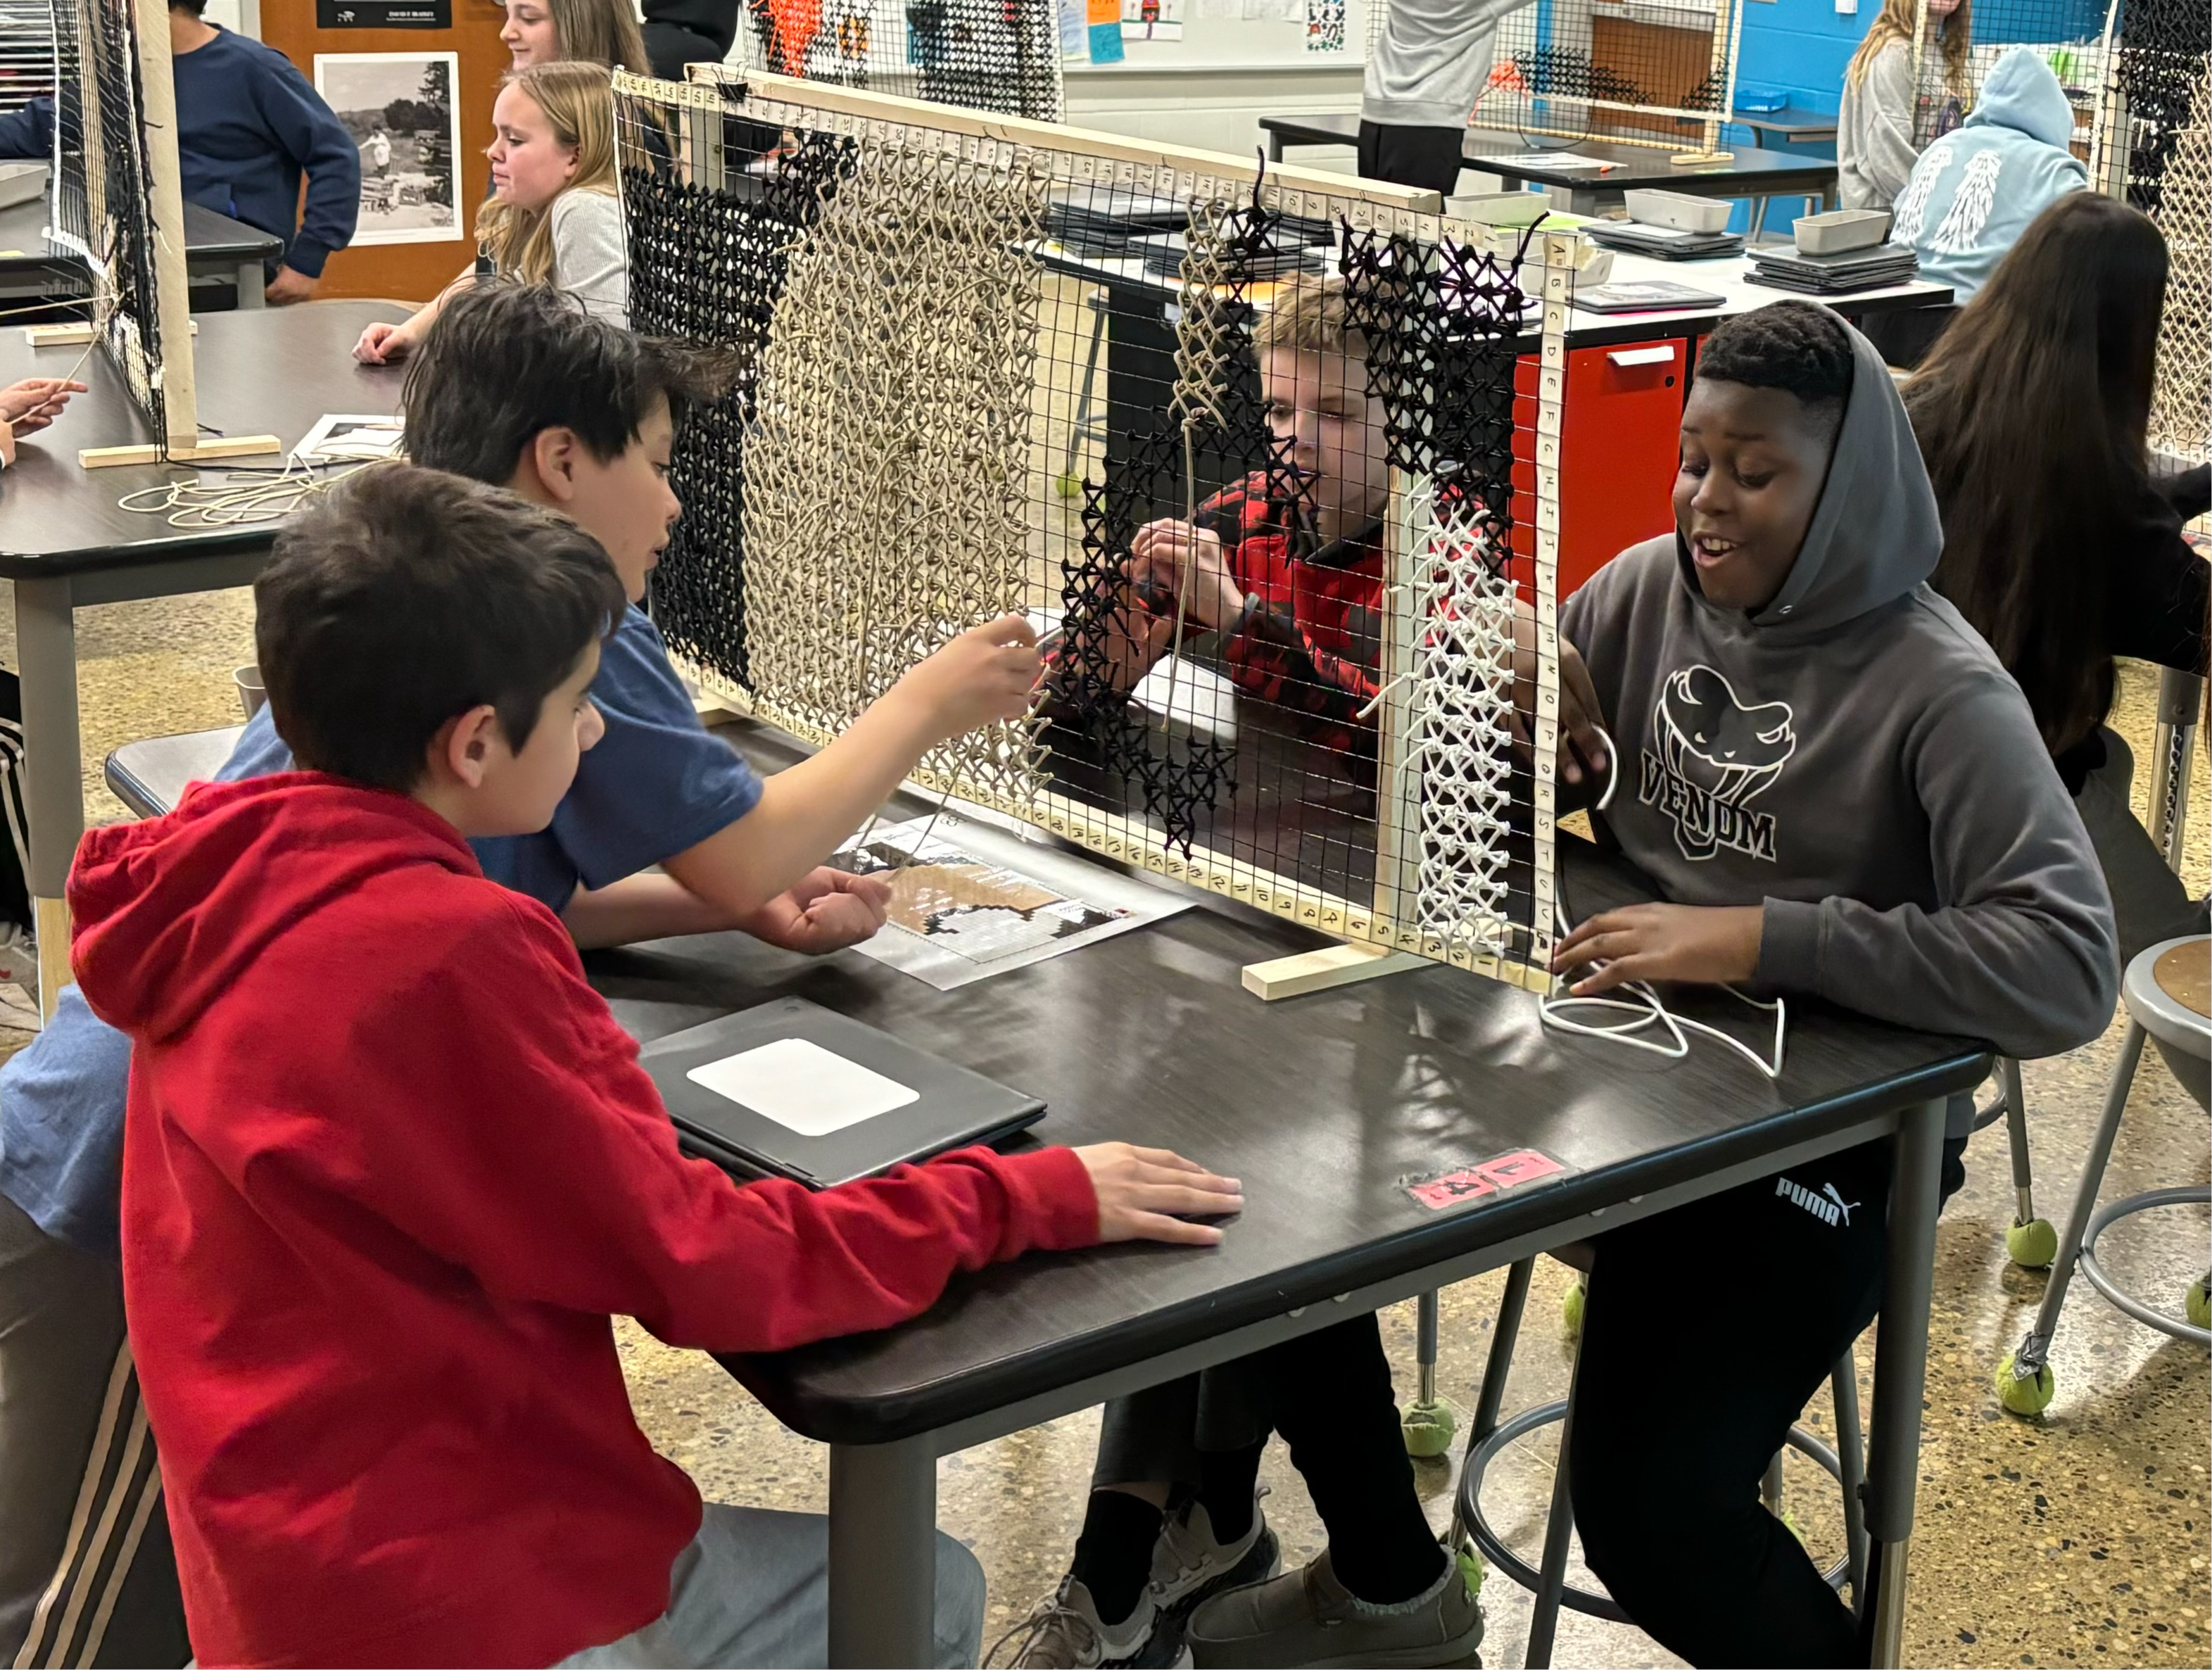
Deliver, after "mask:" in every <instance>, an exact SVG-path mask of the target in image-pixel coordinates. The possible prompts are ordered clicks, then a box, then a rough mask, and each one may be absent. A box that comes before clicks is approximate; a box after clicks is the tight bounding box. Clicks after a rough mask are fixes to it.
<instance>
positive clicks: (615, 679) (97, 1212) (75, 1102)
mask: <svg viewBox="0 0 2212 1670" xmlns="http://www.w3.org/2000/svg"><path fill="white" fill-rule="evenodd" d="M592 701H593V702H594V703H595V704H597V706H598V707H599V712H600V714H602V715H603V716H604V717H605V720H606V727H607V728H606V734H605V736H604V737H603V738H600V740H599V746H597V747H596V748H594V749H592V750H591V751H590V752H589V753H587V754H586V755H585V756H583V757H582V759H581V760H580V762H578V764H577V768H576V780H575V783H574V786H571V787H570V789H569V790H568V794H567V795H566V796H565V797H564V798H563V799H562V802H561V805H560V806H559V808H558V809H557V810H556V811H555V812H554V814H553V823H552V826H551V827H550V828H549V829H544V830H543V831H541V832H540V833H538V834H537V835H501V836H499V837H497V838H495V839H492V840H487V841H475V842H472V843H471V845H473V846H474V847H475V848H476V853H477V860H478V862H480V863H481V864H482V865H483V869H484V874H486V875H487V876H489V877H490V878H492V879H493V880H494V881H495V882H498V883H500V884H501V885H502V886H505V887H510V888H513V890H515V891H516V892H518V893H526V894H528V895H529V896H531V897H532V898H533V899H536V900H538V902H541V903H543V904H545V905H547V906H550V908H553V909H554V910H556V911H557V910H560V909H562V908H564V907H565V906H566V905H567V904H568V901H569V899H570V898H571V897H573V896H574V894H575V891H576V889H577V887H578V886H579V885H582V886H585V887H590V888H600V887H605V886H607V885H608V884H611V883H613V882H617V881H620V880H621V879H622V878H623V877H625V876H634V875H635V874H636V873H637V872H638V871H641V870H645V869H649V868H650V867H651V866H653V865H656V864H659V862H660V861H661V860H662V859H667V858H671V857H673V856H674V855H675V854H677V853H681V852H684V851H685V850H686V849H687V848H690V847H696V846H697V845H698V844H699V843H700V842H701V841H704V840H706V839H707V838H708V836H709V835H714V834H716V833H718V832H719V831H720V830H722V829H727V828H728V827H729V826H730V825H731V824H732V823H736V822H737V821H738V819H739V818H740V817H744V815H745V814H746V813H747V812H749V811H751V810H752V809H753V807H754V806H755V805H757V804H758V803H759V800H760V792H761V786H760V779H759V778H758V777H757V776H756V775H755V774H754V772H753V768H752V767H751V766H750V765H749V764H747V763H746V762H745V760H744V756H741V755H740V754H738V752H737V750H735V749H732V748H731V747H730V746H729V745H728V744H726V743H724V742H722V741H721V740H720V738H715V737H712V736H709V735H708V733H707V731H706V729H705V727H704V726H702V725H701V724H700V723H699V716H698V714H696V712H694V711H693V709H692V706H691V698H690V695H688V694H686V692H685V690H684V685H683V682H682V681H681V680H679V679H678V677H676V673H675V670H674V669H673V668H671V666H670V665H668V650H667V647H666V646H665V644H663V643H662V642H661V639H660V632H659V629H658V628H656V627H655V626H654V625H653V622H651V621H649V620H647V618H646V617H645V614H644V611H643V610H638V609H632V610H629V612H628V613H627V614H626V615H624V616H623V620H622V623H621V624H620V625H619V626H617V628H616V629H615V630H614V633H613V634H612V635H611V636H610V637H609V638H608V639H607V641H606V643H605V647H603V649H602V650H601V652H600V657H599V677H597V678H595V679H593V680H592ZM291 768H292V755H291V750H289V749H288V748H286V747H285V745H284V740H283V738H281V737H279V736H278V735H277V734H276V726H275V724H274V723H273V722H272V720H270V714H269V709H268V708H266V707H264V708H263V709H262V710H261V711H260V712H259V713H258V714H255V715H254V717H253V720H252V723H251V724H249V725H247V726H246V731H245V734H244V735H242V736H240V738H239V739H238V746H237V747H236V748H235V749H234V750H232V751H231V756H230V758H229V759H228V761H226V762H224V764H223V768H222V770H221V771H219V772H217V773H216V777H217V778H218V779H219V780H222V781H224V782H238V781H240V780H244V779H246V778H248V777H264V776H267V775H270V774H272V773H275V772H279V771H289V770H290V769H291ZM130 1078H131V1041H130V1040H129V1039H128V1038H126V1037H125V1036H124V1035H123V1034H121V1033H120V1032H118V1031H116V1030H115V1029H113V1028H112V1027H110V1026H109V1025H107V1023H106V1022H104V1021H102V1020H100V1017H98V1016H96V1015H94V1013H93V1012H92V1011H91V1009H90V1008H88V1006H87V1005H86V1004H85V1001H84V999H83V998H82V996H81V995H80V994H79V993H78V991H77V989H76V987H74V986H65V987H63V988H62V990H61V993H60V995H59V998H58V999H57V1004H56V1007H55V1011H54V1016H53V1018H52V1020H50V1021H49V1022H47V1023H46V1029H45V1030H44V1031H43V1032H41V1033H40V1035H38V1036H37V1037H36V1038H35V1039H33V1041H31V1044H30V1046H29V1047H28V1048H26V1049H23V1050H21V1051H20V1052H19V1053H18V1054H16V1055H15V1058H14V1059H13V1060H10V1061H9V1062H8V1064H7V1065H6V1066H4V1067H0V1194H5V1195H6V1196H7V1197H8V1198H9V1199H11V1200H13V1201H14V1202H15V1204H16V1205H18V1206H21V1208H22V1209H23V1211H24V1212H26V1213H27V1214H28V1215H29V1216H30V1218H32V1219H33V1221H34V1222H36V1223H37V1224H38V1225H39V1227H40V1229H42V1230H45V1231H46V1233H47V1234H48V1235H50V1236H53V1237H54V1238H55V1239H56V1240H58V1241H65V1242H69V1243H70V1245H71V1246H73V1247H77V1248H82V1249H83V1250H84V1251H86V1252H88V1253H97V1254H101V1255H103V1256H105V1257H108V1258H112V1257H114V1256H116V1253H117V1247H118V1230H117V1219H118V1203H119V1199H120V1196H121V1193H122V1173H123V1107H124V1102H125V1096H126V1094H127V1092H128V1090H129V1086H130Z"/></svg>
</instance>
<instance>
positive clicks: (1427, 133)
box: [1359, 121, 1467, 197]
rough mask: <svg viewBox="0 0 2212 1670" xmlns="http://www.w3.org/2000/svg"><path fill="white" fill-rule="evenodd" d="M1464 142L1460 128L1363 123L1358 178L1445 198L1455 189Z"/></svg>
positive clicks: (1464, 137)
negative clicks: (1407, 187) (1431, 192)
mask: <svg viewBox="0 0 2212 1670" xmlns="http://www.w3.org/2000/svg"><path fill="white" fill-rule="evenodd" d="M1466 140H1467V130H1466V129H1465V128H1463V127H1459V128H1401V127H1398V126H1395V125H1391V124H1384V123H1382V122H1367V121H1363V122H1361V123H1360V124H1359V177H1360V179H1382V180H1388V181H1389V183H1390V184H1391V185H1410V186H1412V187H1413V188H1414V190H1416V191H1441V192H1443V194H1444V196H1446V197H1449V196H1451V195H1452V193H1453V192H1455V191H1458V190H1459V166H1460V147H1461V146H1462V144H1464V143H1466Z"/></svg>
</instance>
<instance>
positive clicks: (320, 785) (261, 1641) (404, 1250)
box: [70, 774, 1098, 1665]
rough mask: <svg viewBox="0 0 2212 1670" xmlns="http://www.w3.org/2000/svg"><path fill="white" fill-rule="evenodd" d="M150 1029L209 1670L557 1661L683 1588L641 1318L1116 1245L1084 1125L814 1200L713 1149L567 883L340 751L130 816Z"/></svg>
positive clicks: (161, 1196) (127, 905) (100, 981)
mask: <svg viewBox="0 0 2212 1670" xmlns="http://www.w3.org/2000/svg"><path fill="white" fill-rule="evenodd" d="M70 904H71V906H72V907H73V908H74V909H75V911H76V921H77V935H76V944H75V955H74V960H75V963H76V975H77V980H78V982H79V984H80V985H81V986H82V987H83V991H84V995H85V998H86V999H87V1001H88V1002H89V1003H90V1004H91V1005H92V1007H93V1009H94V1011H96V1012H97V1013H98V1014H99V1015H100V1017H102V1018H103V1019H105V1020H106V1021H107V1022H109V1023H111V1024H112V1025H114V1026H117V1027H118V1028H120V1029H123V1030H124V1031H125V1032H127V1033H129V1034H130V1035H131V1040H132V1043H133V1045H134V1048H133V1051H132V1054H131V1100H130V1112H129V1114H128V1118H127V1121H126V1125H125V1138H124V1157H123V1280H124V1297H125V1303H126V1304H127V1305H128V1307H129V1311H130V1317H131V1350H132V1352H133V1354H134V1355H135V1356H136V1357H137V1363H138V1374H139V1378H140V1381H141V1382H142V1384H143V1388H144V1393H145V1400H146V1407H147V1412H148V1413H149V1417H150V1418H151V1420H152V1423H153V1427H154V1432H155V1437H156V1438H157V1440H158V1441H159V1442H160V1444H161V1473H162V1479H163V1485H164V1488H165V1490H166V1492H167V1497H168V1503H169V1508H168V1511H169V1522H170V1527H171V1528H172V1530H173V1533H174V1535H175V1542H176V1548H177V1564H178V1569H179V1575H180V1576H181V1577H182V1578H183V1582H184V1593H185V1612H186V1615H187V1618H188V1619H189V1621H190V1624H191V1635H192V1645H193V1647H194V1649H196V1651H197V1656H198V1659H199V1661H200V1662H201V1663H203V1664H233V1663H243V1664H331V1665H337V1664H387V1665H404V1664H450V1665H512V1664H544V1663H548V1662H550V1661H553V1660H555V1659H557V1658H560V1657H562V1656H563V1655H566V1654H568V1653H572V1652H575V1651H577V1650H579V1649H582V1648H585V1647H589V1646H592V1645H594V1644H597V1643H603V1642H607V1641H611V1640H613V1639H615V1638H616V1637H620V1636H622V1635H624V1634H626V1633H628V1632H629V1631H632V1630H635V1629H637V1628H640V1627H641V1626H642V1625H643V1624H647V1623H648V1622H649V1621H651V1620H652V1619H653V1618H655V1617H657V1616H659V1613H660V1612H663V1611H664V1610H665V1609H666V1606H667V1605H668V1575H669V1566H670V1564H671V1561H672V1560H673V1559H674V1558H675V1557H676V1555H677V1554H678V1552H679V1551H681V1550H682V1548H683V1547H684V1544H685V1543H686V1542H688V1541H689V1540H690V1538H691V1537H692V1536H693V1534H694V1533H696V1530H697V1528H698V1525H699V1497H698V1493H697V1491H696V1490H694V1489H693V1487H692V1485H691V1481H690V1479H689V1478H688V1477H686V1476H685V1474H684V1473H683V1471H682V1470H681V1469H680V1468H678V1467H676V1466H674V1465H673V1464H672V1463H671V1462H668V1461H665V1460H662V1459H661V1458H660V1457H659V1456H658V1455H656V1454H654V1453H653V1449H652V1447H651V1446H650V1445H648V1444H647V1442H646V1439H645V1435H644V1434H643V1433H641V1431H639V1430H638V1428H637V1424H636V1422H635V1420H634V1419H633V1418H632V1417H631V1414H630V1407H629V1395H628V1394H627V1392H626V1391H625V1389H624V1388H623V1376H622V1369H621V1366H620V1364H619V1363H618V1362H617V1357H616V1352H615V1345H614V1339H613V1334H612V1331H611V1326H610V1323H609V1321H608V1319H609V1318H610V1317H611V1316H612V1315H633V1316H635V1317H636V1318H637V1319H638V1320H639V1321H641V1322H642V1323H643V1324H644V1325H645V1326H646V1327H648V1328H650V1329H651V1330H652V1331H653V1333H655V1334H657V1335H659V1337H660V1338H661V1339H665V1340H666V1341H668V1342H669V1343H670V1344H671V1345H685V1346H696V1347H700V1348H702V1349H707V1350H712V1351H777V1350H781V1349H782V1348H783V1347H786V1346H790V1345H800V1344H803V1343H805V1342H806V1341H808V1340H812V1339H824V1338H827V1337H828V1336H830V1335H833V1334H840V1333H854V1332H857V1331H859V1330H861V1329H865V1328H878V1327H886V1326H888V1325H890V1324H891V1323H894V1322H896V1321H901V1320H902V1319H903V1318H906V1317H908V1316H912V1315H915V1314H916V1313H917V1312H919V1311H921V1310H922V1309H924V1308H926V1307H927V1305H929V1304H930V1303H932V1302H933V1300H934V1299H935V1298H936V1297H937V1296H938V1295H939V1292H941V1291H942V1290H943V1289H944V1287H945V1282H946V1280H947V1279H948V1278H950V1277H951V1274H952V1273H953V1272H954V1271H956V1270H963V1269H965V1270H972V1269H975V1268H978V1267H980V1266H982V1265H985V1264H987V1263H989V1262H991V1261H992V1260H998V1259H1009V1258H1012V1257H1014V1256H1016V1255H1017V1254H1020V1253H1022V1252H1023V1251H1024V1250H1026V1249H1029V1248H1073V1247H1081V1246H1087V1245H1089V1244H1090V1243H1091V1242H1093V1241H1094V1240H1095V1239H1096V1238H1097V1224H1098V1209H1097V1198H1096V1196H1095V1195H1094V1194H1093V1193H1092V1191H1091V1185H1090V1181H1089V1179H1088V1177H1087V1176H1086V1175H1085V1172H1084V1169H1083V1167H1082V1164H1081V1163H1080V1162H1079V1161H1078V1160H1077V1159H1076V1158H1075V1157H1073V1155H1072V1154H1071V1153H1069V1152H1068V1151H1066V1149H1053V1150H1048V1151H1046V1152H1044V1153H1042V1154H1037V1155H1034V1156H1030V1157H1024V1158H1020V1159H1004V1158H1000V1157H997V1156H995V1155H993V1154H991V1153H989V1152H988V1151H984V1150H980V1149H977V1150H969V1151H966V1152H963V1153H961V1154H957V1155H951V1156H948V1157H945V1158H944V1159H941V1160H939V1161H937V1162H936V1163H933V1164H930V1165H927V1166H921V1167H912V1168H904V1169H901V1170H900V1171H899V1172H897V1173H895V1174H894V1175H891V1176H890V1177H888V1178H885V1179H883V1180H881V1181H875V1182H868V1183H860V1184H856V1185H854V1186H851V1187H845V1188H839V1189H835V1190H831V1191H829V1192H828V1193H818V1194H817V1193H809V1192H808V1191H807V1190H805V1189H804V1188H801V1187H798V1186H797V1185H795V1184H790V1183H783V1182H771V1183H755V1184H750V1185H747V1186H744V1187H739V1186H738V1184H736V1183H734V1182H732V1181H731V1180H730V1179H729V1178H728V1177H727V1176H726V1175H724V1174H723V1173H722V1172H720V1171H719V1170H717V1169H715V1168H714V1167H713V1166H711V1165H708V1164H707V1163H704V1162H703V1161H698V1160H688V1159H685V1158H684V1157H682V1156H680V1155H679V1154H678V1152H677V1148H676V1137H675V1132H674V1129H673V1127H672V1126H671V1125H670V1124H669V1122H668V1118H667V1115H666V1114H665V1112H664V1111H663V1109H662V1108H661V1104H660V1098H659V1095H658V1094H657V1093H656V1092H655V1091H654V1090H653V1084H652V1081H651V1080H650V1079H649V1078H647V1076H646V1074H645V1072H643V1070H642V1069H641V1068H640V1067H639V1066H638V1065H637V1060H636V1056H637V1047H636V1045H635V1043H634V1042H633V1041H631V1040H630V1038H629V1035H627V1034H625V1033H624V1032H623V1029H621V1028H620V1027H619V1026H617V1024H616V1023H615V1020H614V1017H612V1016H611V1015H610V1014H609V1013H608V1012H607V1006H606V1005H605V1003H604V1002H603V1001H601V1000H600V999H599V996H598V995H597V994H596V993H593V992H592V989H591V987H589V986H587V985H586V984H585V983H584V977H583V970H582V967H581V965H580V963H578V961H577V957H576V952H575V949H574V946H573V945H572V944H570V943H569V940H568V935H567V934H566V933H565V932H563V931H562V927H561V925H560V923H559V921H558V920H556V918H555V917H554V915H553V914H552V913H551V912H550V911H549V910H547V909H546V908H544V906H542V905H539V904H538V903H536V902H532V900H529V899H526V898H524V897H522V896H520V895H519V894H514V893H510V892H508V891H507V890H505V889H503V888H501V887H499V886H498V885H496V884H494V883H491V882H489V881H486V880H485V879H484V878H483V873H482V872H481V871H479V870H478V869H477V863H476V859H475V858H474V857H473V856H472V855H471V853H470V851H469V848H468V846H467V844H466V843H465V841H462V840H461V838H460V836H459V835H458V834H456V833H455V832H454V830H453V829H452V827H451V826H450V825H448V824H447V823H445V822H444V821H443V820H442V819H441V818H439V817H436V816H435V814H433V813H432V812H430V811H428V810H426V809H425V808H423V807H422V806H420V805H416V803H415V802H414V801H412V800H410V799H405V798H404V797H402V796H399V795H396V794H388V793H382V792H377V791H374V790H370V789H363V788H359V787H356V786H351V785H348V784H345V783H341V782H337V781H335V780H331V779H329V778H325V777H317V776H312V775H305V774H295V775H289V776H282V777H264V778H260V779H258V780H253V781H250V782H243V783H234V784H222V785H216V786H207V787H202V788H199V789H197V790H196V791H194V792H192V793H191V795H190V796H188V797H187V798H186V799H185V802H184V804H183V805H180V806H179V808H178V809H177V811H174V812H173V813H172V814H170V815H169V816H168V817H161V818H156V819H155V820H153V821H152V822H149V823H135V824H125V825H118V826H116V827H113V828H109V829H94V830H93V831H92V832H91V833H89V834H88V835H86V836H85V839H84V844H83V846H82V847H81V848H80V849H79V852H78V854H77V862H76V870H75V871H74V873H72V875H71V876H70Z"/></svg>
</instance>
